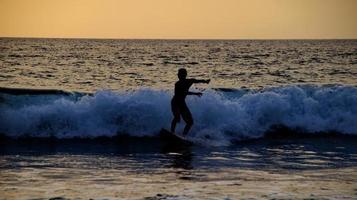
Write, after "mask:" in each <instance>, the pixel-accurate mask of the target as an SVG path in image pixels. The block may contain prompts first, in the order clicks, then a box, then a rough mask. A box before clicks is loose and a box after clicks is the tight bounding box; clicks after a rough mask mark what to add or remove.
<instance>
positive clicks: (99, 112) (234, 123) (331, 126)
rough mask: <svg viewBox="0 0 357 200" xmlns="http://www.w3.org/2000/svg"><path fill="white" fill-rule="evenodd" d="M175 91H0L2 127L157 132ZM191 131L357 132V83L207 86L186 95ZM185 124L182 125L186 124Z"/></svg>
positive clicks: (52, 133)
mask: <svg viewBox="0 0 357 200" xmlns="http://www.w3.org/2000/svg"><path fill="white" fill-rule="evenodd" d="M171 96H172V93H171V92H168V91H158V90H151V89H143V90H138V91H131V92H112V91H98V92H96V93H94V94H81V93H66V92H58V91H56V92H48V91H46V92H44V93H41V92H38V91H37V92H35V93H34V92H31V91H30V92H23V91H22V93H21V94H17V93H16V92H14V91H12V90H11V89H7V90H6V91H0V133H1V134H3V135H5V136H8V137H13V138H18V137H55V138H74V137H79V138H96V137H100V136H108V137H112V136H117V135H123V134H126V135H130V136H139V137H141V136H155V135H158V134H159V131H160V129H161V128H163V127H164V128H168V127H169V125H170V121H171V119H172V115H171V111H170V98H171ZM187 104H188V106H189V107H190V109H191V111H192V114H193V117H194V121H195V124H194V126H193V129H192V132H191V134H190V137H191V138H193V139H197V140H200V139H202V138H205V137H207V135H209V136H210V138H211V139H214V140H217V141H222V142H227V141H231V140H239V139H242V138H260V137H263V136H264V134H265V133H267V132H268V131H270V130H271V129H272V127H274V126H277V125H278V126H284V127H286V128H288V129H291V130H299V132H304V133H311V134H314V133H321V132H323V133H324V132H335V133H340V134H349V135H357V87H353V86H341V85H335V86H313V85H304V86H285V87H277V88H270V89H264V90H260V91H257V90H246V89H232V90H206V92H205V94H204V95H203V96H202V97H201V98H198V97H188V98H187ZM182 128H183V124H182V123H181V124H180V125H179V126H178V130H182Z"/></svg>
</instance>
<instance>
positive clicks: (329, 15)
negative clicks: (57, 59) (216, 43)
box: [0, 0, 357, 39]
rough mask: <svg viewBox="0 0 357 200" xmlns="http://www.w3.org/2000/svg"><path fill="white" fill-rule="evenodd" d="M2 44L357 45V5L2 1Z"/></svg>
mask: <svg viewBox="0 0 357 200" xmlns="http://www.w3.org/2000/svg"><path fill="white" fill-rule="evenodd" d="M0 37H46V38H121V39H357V0H0Z"/></svg>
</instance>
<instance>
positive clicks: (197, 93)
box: [187, 92, 202, 97]
mask: <svg viewBox="0 0 357 200" xmlns="http://www.w3.org/2000/svg"><path fill="white" fill-rule="evenodd" d="M187 94H188V95H197V96H199V97H200V96H202V92H188V93H187Z"/></svg>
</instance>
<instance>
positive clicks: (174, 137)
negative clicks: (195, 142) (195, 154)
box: [160, 128, 192, 144]
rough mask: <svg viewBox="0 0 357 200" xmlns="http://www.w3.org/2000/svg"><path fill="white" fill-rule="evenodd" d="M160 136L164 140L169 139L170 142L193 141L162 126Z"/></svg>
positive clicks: (187, 142) (188, 142)
mask: <svg viewBox="0 0 357 200" xmlns="http://www.w3.org/2000/svg"><path fill="white" fill-rule="evenodd" d="M160 137H161V138H162V139H164V140H167V141H169V142H178V143H185V144H192V142H191V141H189V140H187V139H186V138H185V137H183V136H181V135H178V134H175V133H172V132H171V131H169V130H166V129H164V128H162V129H161V131H160Z"/></svg>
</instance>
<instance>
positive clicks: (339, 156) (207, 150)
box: [0, 138, 357, 172]
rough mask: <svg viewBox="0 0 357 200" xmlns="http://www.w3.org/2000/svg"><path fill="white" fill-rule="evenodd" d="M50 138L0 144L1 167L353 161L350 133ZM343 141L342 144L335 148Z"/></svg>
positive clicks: (275, 166)
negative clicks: (216, 142)
mask: <svg viewBox="0 0 357 200" xmlns="http://www.w3.org/2000/svg"><path fill="white" fill-rule="evenodd" d="M139 140H140V139H138V141H136V142H133V141H131V142H129V143H127V144H126V145H121V143H122V142H120V143H116V142H109V143H100V142H95V141H90V142H70V141H62V142H54V143H52V144H51V143H50V144H48V143H42V142H39V143H34V144H31V143H28V144H24V143H22V144H19V143H16V142H15V143H13V142H10V143H9V144H5V145H3V146H2V147H1V151H0V152H1V154H2V155H1V165H0V167H1V168H2V169H7V168H12V169H15V168H18V169H20V168H23V167H26V168H28V167H33V168H41V167H56V168H58V167H59V168H81V169H128V170H133V171H135V172H140V171H141V170H143V171H147V170H150V171H155V170H160V169H162V168H182V169H189V170H201V169H216V168H225V167H228V168H232V167H233V168H234V167H237V168H246V169H259V170H261V169H263V170H281V169H288V170H310V169H323V168H336V167H347V166H355V165H356V164H357V156H356V152H357V145H356V142H357V141H355V139H352V140H348V139H343V138H342V139H341V138H335V139H333V138H331V139H326V138H325V139H323V138H321V139H305V140H301V139H299V140H297V141H292V140H270V141H269V140H268V141H262V140H260V141H256V142H249V143H248V144H238V145H235V146H230V147H218V148H217V147H202V146H172V145H171V144H165V143H160V142H158V141H154V139H153V140H152V141H139ZM342 146H343V148H341V147H342Z"/></svg>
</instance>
